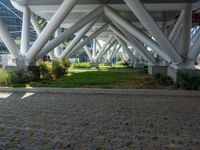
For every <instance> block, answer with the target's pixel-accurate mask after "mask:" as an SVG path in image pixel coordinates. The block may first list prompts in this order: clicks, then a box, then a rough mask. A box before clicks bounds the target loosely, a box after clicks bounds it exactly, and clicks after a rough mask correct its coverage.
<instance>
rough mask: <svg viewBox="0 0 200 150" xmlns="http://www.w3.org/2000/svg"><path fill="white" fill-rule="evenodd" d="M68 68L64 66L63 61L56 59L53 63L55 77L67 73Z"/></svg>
mask: <svg viewBox="0 0 200 150" xmlns="http://www.w3.org/2000/svg"><path fill="white" fill-rule="evenodd" d="M66 70H67V68H66V67H65V66H64V64H63V62H62V61H54V62H53V63H52V74H53V77H54V79H57V78H60V77H61V76H63V75H65V73H66Z"/></svg>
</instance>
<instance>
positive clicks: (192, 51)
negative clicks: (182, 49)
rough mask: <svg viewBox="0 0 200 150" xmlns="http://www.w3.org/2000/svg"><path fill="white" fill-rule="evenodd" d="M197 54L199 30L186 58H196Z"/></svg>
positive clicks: (198, 51) (199, 38) (198, 52)
mask: <svg viewBox="0 0 200 150" xmlns="http://www.w3.org/2000/svg"><path fill="white" fill-rule="evenodd" d="M199 54H200V32H199V33H198V36H197V38H196V41H195V42H194V44H193V46H192V47H191V49H190V51H189V53H188V58H189V59H192V60H196V59H197V57H198V55H199Z"/></svg>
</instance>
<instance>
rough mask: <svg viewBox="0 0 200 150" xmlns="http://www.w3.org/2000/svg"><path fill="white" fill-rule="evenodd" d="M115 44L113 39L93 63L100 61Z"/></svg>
mask: <svg viewBox="0 0 200 150" xmlns="http://www.w3.org/2000/svg"><path fill="white" fill-rule="evenodd" d="M116 43H117V40H116V39H114V40H113V42H111V43H110V44H109V46H108V47H106V48H105V49H104V50H103V51H101V52H100V53H99V54H98V55H97V57H96V59H95V61H96V62H98V61H99V59H101V57H102V56H103V55H104V54H105V53H106V52H108V51H109V50H110V49H111V48H112V47H113V46H114V45H115V44H116Z"/></svg>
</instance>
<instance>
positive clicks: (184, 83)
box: [177, 72, 200, 90]
mask: <svg viewBox="0 0 200 150" xmlns="http://www.w3.org/2000/svg"><path fill="white" fill-rule="evenodd" d="M177 83H178V86H179V87H180V88H182V89H185V90H198V89H199V88H200V76H191V75H189V74H187V73H181V72H178V74H177Z"/></svg>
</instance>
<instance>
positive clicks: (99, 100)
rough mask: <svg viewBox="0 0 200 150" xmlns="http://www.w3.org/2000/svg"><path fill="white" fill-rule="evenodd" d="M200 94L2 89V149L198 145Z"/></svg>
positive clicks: (176, 149)
mask: <svg viewBox="0 0 200 150" xmlns="http://www.w3.org/2000/svg"><path fill="white" fill-rule="evenodd" d="M199 95H200V94H199V91H197V92H195V91H192V92H189V91H158V90H108V89H54V88H34V89H24V88H14V89H13V88H1V89H0V150H10V149H12V150H68V149H69V150H104V149H105V150H128V149H130V150H172V149H173V150H199V149H200V119H199V116H200V107H199V106H200V96H199Z"/></svg>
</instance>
